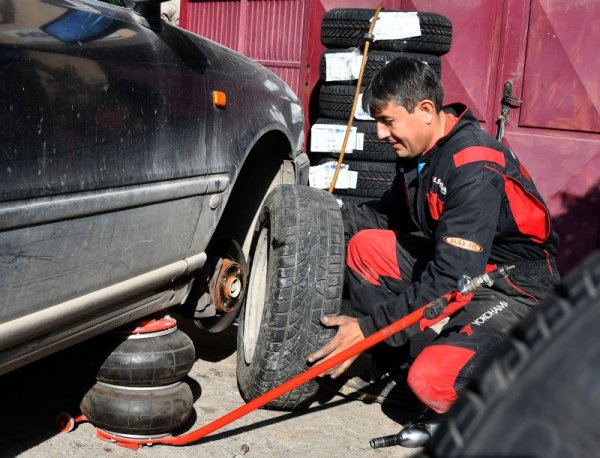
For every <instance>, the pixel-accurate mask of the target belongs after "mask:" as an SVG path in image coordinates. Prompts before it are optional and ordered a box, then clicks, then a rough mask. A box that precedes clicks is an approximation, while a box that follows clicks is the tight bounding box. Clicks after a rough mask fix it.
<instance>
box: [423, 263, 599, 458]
mask: <svg viewBox="0 0 600 458" xmlns="http://www.w3.org/2000/svg"><path fill="white" fill-rule="evenodd" d="M599 322H600V252H596V253H595V254H593V255H592V256H591V257H590V258H588V260H587V261H585V262H584V263H583V264H582V265H581V266H580V267H578V268H577V269H576V270H575V271H574V272H573V273H572V274H570V275H569V276H568V278H567V279H566V280H565V281H564V282H563V283H562V284H561V286H560V287H559V288H558V290H557V292H556V293H555V294H553V295H552V296H551V297H549V298H548V299H547V300H545V301H543V303H542V304H540V305H539V306H538V307H537V309H536V310H535V311H534V312H533V313H532V314H531V315H530V316H529V317H528V319H526V320H525V321H524V322H523V323H522V325H520V326H519V327H518V328H516V329H515V330H514V332H512V333H511V335H510V337H509V338H508V339H507V340H506V341H505V343H504V345H503V346H502V347H501V348H500V349H499V351H497V352H496V353H495V356H494V358H493V360H492V361H491V362H490V363H489V365H488V366H487V367H486V368H485V369H484V370H483V371H482V373H481V374H480V376H479V377H478V378H477V379H476V380H475V381H474V383H472V385H471V386H470V387H469V389H468V390H466V392H465V393H464V394H463V395H462V396H461V397H460V398H459V400H458V401H457V403H456V405H455V406H454V407H453V408H452V409H451V410H450V411H449V412H448V414H447V416H446V417H447V418H446V420H445V421H444V422H443V423H442V425H441V426H440V428H439V430H438V432H437V433H436V434H435V435H434V437H433V438H432V441H431V444H430V445H429V447H428V448H429V450H428V453H429V455H430V456H434V457H484V456H494V457H501V456H502V457H509V456H510V457H516V456H519V457H528V458H535V457H539V458H562V457H567V456H569V457H575V456H577V457H588V456H598V450H600V435H599V434H598V420H599V419H600V339H598V323H599Z"/></svg>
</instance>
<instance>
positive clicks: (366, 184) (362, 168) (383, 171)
mask: <svg viewBox="0 0 600 458" xmlns="http://www.w3.org/2000/svg"><path fill="white" fill-rule="evenodd" d="M312 160H313V161H316V162H314V163H315V164H322V163H324V162H327V161H331V158H328V157H321V156H319V155H318V154H313V155H312ZM344 164H347V165H348V168H349V170H351V171H356V172H358V178H357V182H356V188H355V189H352V188H349V189H336V194H340V195H347V196H356V197H369V198H371V199H377V198H379V197H381V195H382V194H383V193H384V192H385V191H387V190H388V189H390V187H391V186H392V182H393V181H394V178H395V177H396V163H391V162H364V161H354V160H346V159H344Z"/></svg>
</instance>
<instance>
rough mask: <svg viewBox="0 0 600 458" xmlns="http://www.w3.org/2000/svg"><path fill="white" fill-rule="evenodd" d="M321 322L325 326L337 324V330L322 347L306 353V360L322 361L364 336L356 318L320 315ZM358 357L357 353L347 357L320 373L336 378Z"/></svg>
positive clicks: (310, 361) (311, 361)
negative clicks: (308, 353)
mask: <svg viewBox="0 0 600 458" xmlns="http://www.w3.org/2000/svg"><path fill="white" fill-rule="evenodd" d="M321 323H322V324H323V325H324V326H327V327H333V326H337V327H338V331H337V333H336V334H335V336H334V337H333V339H331V340H330V341H329V343H327V344H326V345H324V346H323V347H321V348H320V349H319V350H317V351H315V352H314V353H311V354H310V355H308V362H309V363H314V362H315V361H318V360H320V359H322V360H323V361H326V360H328V359H329V358H331V357H333V356H334V355H337V354H338V353H341V352H342V351H344V350H345V349H347V348H349V347H351V346H352V345H354V344H355V343H356V342H359V341H361V340H363V339H364V338H365V336H364V334H363V333H362V331H361V329H360V326H359V325H358V320H357V319H356V318H353V317H350V316H346V315H341V316H324V317H321ZM357 357H358V355H355V356H353V357H352V358H349V359H347V360H346V361H344V362H343V363H341V364H339V365H338V366H335V367H334V368H332V369H330V370H329V371H327V372H325V373H323V374H321V375H320V376H321V377H322V376H323V375H327V374H329V375H331V378H336V377H339V376H340V375H342V374H343V373H344V372H345V371H346V369H348V368H349V367H350V365H351V364H352V363H353V362H354V360H355V359H356V358H357Z"/></svg>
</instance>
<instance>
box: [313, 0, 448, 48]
mask: <svg viewBox="0 0 600 458" xmlns="http://www.w3.org/2000/svg"><path fill="white" fill-rule="evenodd" d="M374 13H375V10H373V9H360V8H339V9H332V10H330V11H328V12H326V13H325V15H324V16H323V23H322V26H321V42H322V43H323V45H324V46H326V47H327V48H348V47H357V48H358V47H360V46H362V45H363V43H364V35H365V33H367V32H368V31H369V27H370V25H371V23H370V21H371V18H372V17H373V15H374ZM417 15H418V16H419V23H420V26H421V36H419V37H412V38H406V39H403V40H379V41H374V42H373V44H372V45H371V49H374V50H387V51H403V52H415V53H422V54H436V55H438V56H441V55H442V54H445V53H447V52H448V51H450V45H451V43H452V23H451V22H450V20H449V19H448V18H446V17H445V16H442V15H439V14H434V13H420V12H419V13H417Z"/></svg>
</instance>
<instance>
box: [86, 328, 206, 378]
mask: <svg viewBox="0 0 600 458" xmlns="http://www.w3.org/2000/svg"><path fill="white" fill-rule="evenodd" d="M111 337H112V336H111ZM113 338H115V339H117V338H118V337H113ZM195 359H196V352H195V350H194V343H193V342H192V340H191V339H190V338H189V337H188V336H187V334H185V333H183V332H182V331H180V330H176V331H175V332H172V333H170V334H166V335H162V336H158V337H148V338H144V337H143V334H142V338H129V339H124V340H123V341H122V342H121V343H120V344H119V345H118V346H117V347H116V348H115V349H114V350H113V351H112V353H110V354H109V355H108V356H107V358H106V359H105V360H104V362H103V363H102V366H100V369H99V370H98V373H97V374H96V380H98V381H100V382H104V383H109V384H111V385H120V386H132V387H135V386H145V387H153V386H163V385H170V384H173V383H175V382H177V381H179V380H181V379H183V377H185V376H186V375H187V374H188V372H189V371H190V369H191V368H192V366H193V364H194V361H195Z"/></svg>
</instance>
